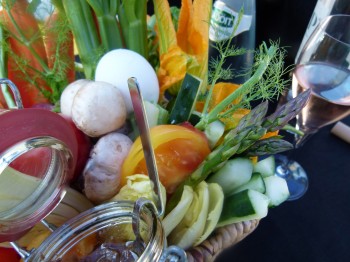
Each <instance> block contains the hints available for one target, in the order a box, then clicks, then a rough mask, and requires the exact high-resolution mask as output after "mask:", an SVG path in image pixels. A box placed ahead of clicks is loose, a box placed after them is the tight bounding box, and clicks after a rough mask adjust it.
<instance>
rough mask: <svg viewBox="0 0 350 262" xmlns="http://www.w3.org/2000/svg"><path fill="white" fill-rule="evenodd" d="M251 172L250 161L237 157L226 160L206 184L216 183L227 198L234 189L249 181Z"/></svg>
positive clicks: (251, 165)
mask: <svg viewBox="0 0 350 262" xmlns="http://www.w3.org/2000/svg"><path fill="white" fill-rule="evenodd" d="M252 172H253V163H252V161H251V160H250V159H249V158H242V157H239V158H235V159H230V160H228V161H227V162H226V163H225V164H224V165H223V166H222V167H221V168H220V169H219V170H218V171H217V172H216V173H215V174H214V175H212V176H211V177H210V178H209V179H208V181H207V182H208V183H218V184H219V185H220V186H221V187H222V190H223V191H224V194H225V196H229V195H231V193H232V192H233V191H234V190H235V189H236V188H238V187H240V186H241V185H244V184H245V183H247V182H248V181H249V180H250V178H251V176H252Z"/></svg>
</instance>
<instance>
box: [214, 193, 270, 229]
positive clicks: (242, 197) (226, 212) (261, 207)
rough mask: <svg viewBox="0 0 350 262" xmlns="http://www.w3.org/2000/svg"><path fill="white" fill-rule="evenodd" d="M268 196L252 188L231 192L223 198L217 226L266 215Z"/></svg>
mask: <svg viewBox="0 0 350 262" xmlns="http://www.w3.org/2000/svg"><path fill="white" fill-rule="evenodd" d="M268 205H269V198H268V197H267V196H266V195H264V194H262V193H260V192H258V191H255V190H252V189H246V190H244V191H241V192H239V193H236V194H233V195H231V196H229V197H227V198H225V200H224V206H223V209H222V213H221V216H220V220H219V223H218V224H217V227H221V226H225V225H229V224H232V223H238V222H242V221H247V220H252V219H261V218H263V217H265V216H267V212H268Z"/></svg>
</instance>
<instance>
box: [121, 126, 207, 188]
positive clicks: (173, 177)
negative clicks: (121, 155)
mask: <svg viewBox="0 0 350 262" xmlns="http://www.w3.org/2000/svg"><path fill="white" fill-rule="evenodd" d="M150 136H151V140H152V145H153V148H154V151H155V157H156V162H157V166H158V172H159V178H160V181H161V183H162V184H163V185H164V187H165V188H166V190H167V193H170V194H171V193H172V192H174V190H175V189H176V187H177V186H178V185H179V184H180V183H181V182H182V181H184V179H186V178H187V177H188V176H189V175H190V174H191V173H192V172H193V171H194V170H195V169H196V168H197V167H198V165H199V164H200V163H201V162H202V161H203V159H204V158H205V157H206V156H207V155H208V154H209V153H210V149H209V145H208V141H207V139H206V137H205V136H204V135H203V133H201V132H198V131H197V130H195V129H193V127H192V128H188V127H183V126H176V125H159V126H155V127H153V128H152V129H151V131H150ZM133 174H147V168H146V162H145V159H144V155H143V151H142V145H141V141H140V138H138V139H136V141H135V142H134V144H133V146H132V148H131V149H130V152H129V154H128V156H127V158H126V159H125V161H124V163H123V167H122V177H121V185H125V183H126V178H127V177H128V176H130V175H133Z"/></svg>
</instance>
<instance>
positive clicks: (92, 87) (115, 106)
mask: <svg viewBox="0 0 350 262" xmlns="http://www.w3.org/2000/svg"><path fill="white" fill-rule="evenodd" d="M71 113H72V119H73V121H74V123H75V124H76V126H77V127H78V128H79V129H80V130H81V131H83V132H84V133H85V134H87V135H88V136H91V137H99V136H102V135H104V134H107V133H109V132H112V131H115V130H117V129H118V128H120V127H121V126H122V125H123V124H124V123H125V120H126V107H125V102H124V99H123V96H122V94H121V92H120V91H119V89H118V88H116V87H115V86H113V85H111V84H109V83H105V82H97V81H96V82H95V81H92V82H89V83H87V84H85V85H84V86H83V87H81V88H80V89H79V90H78V92H77V93H76V95H75V96H74V100H73V104H72V112H71Z"/></svg>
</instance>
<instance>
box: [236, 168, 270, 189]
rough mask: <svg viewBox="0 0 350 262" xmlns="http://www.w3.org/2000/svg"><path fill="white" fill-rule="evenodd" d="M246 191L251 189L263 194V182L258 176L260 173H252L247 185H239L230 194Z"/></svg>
mask: <svg viewBox="0 0 350 262" xmlns="http://www.w3.org/2000/svg"><path fill="white" fill-rule="evenodd" d="M246 189H253V190H255V191H258V192H260V193H265V190H266V188H265V182H264V179H263V177H262V176H261V175H260V173H253V175H252V178H251V179H250V180H249V181H248V183H246V184H244V185H241V186H240V187H238V188H236V189H235V190H234V191H233V192H232V194H235V193H238V192H241V191H243V190H246Z"/></svg>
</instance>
